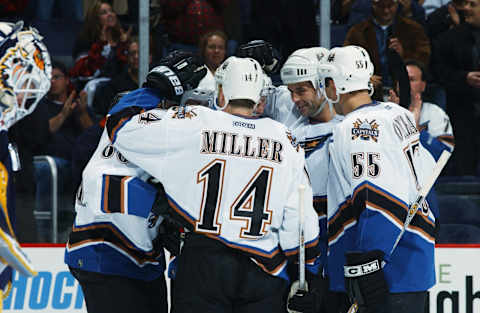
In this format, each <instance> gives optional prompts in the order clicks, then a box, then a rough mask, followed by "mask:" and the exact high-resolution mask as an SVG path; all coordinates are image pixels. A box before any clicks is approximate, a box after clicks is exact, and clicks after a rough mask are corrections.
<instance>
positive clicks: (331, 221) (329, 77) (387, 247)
mask: <svg viewBox="0 0 480 313" xmlns="http://www.w3.org/2000/svg"><path fill="white" fill-rule="evenodd" d="M320 71H321V73H322V76H323V77H325V93H326V95H327V97H328V99H329V101H331V102H332V103H335V109H336V110H337V112H339V113H341V114H343V115H345V119H344V120H343V121H342V122H341V123H340V124H338V125H337V126H336V128H335V129H334V133H333V136H332V139H331V143H330V144H329V150H330V154H331V157H330V166H329V176H328V190H327V195H328V237H329V238H328V241H329V242H328V245H329V255H328V262H327V273H328V276H329V280H330V289H331V290H332V291H334V292H339V293H345V292H346V293H347V294H348V297H349V299H350V301H351V302H352V303H353V302H356V303H357V305H358V306H359V312H372V313H380V312H389V313H397V312H410V313H420V312H422V313H423V312H424V306H425V300H426V295H427V290H428V289H429V288H430V287H432V286H433V284H434V283H435V269H434V264H435V263H434V254H433V253H434V243H435V239H434V227H435V216H434V214H433V213H432V211H431V210H429V209H428V206H425V207H424V208H423V209H422V210H419V211H418V212H417V213H416V215H415V217H414V218H413V220H412V222H411V223H410V225H409V226H408V227H407V229H406V232H405V233H404V235H403V237H402V238H401V240H400V242H399V244H398V246H397V247H396V249H395V250H394V252H393V254H391V251H392V248H393V246H394V243H395V241H396V239H397V236H398V234H399V233H400V231H401V230H402V228H403V223H404V221H405V219H406V215H407V211H408V208H409V205H410V204H411V203H413V201H414V200H415V198H416V196H417V193H418V191H419V188H420V187H421V186H422V185H423V184H424V181H425V178H426V177H427V176H429V175H430V174H431V172H430V169H431V168H433V165H434V160H433V158H431V156H430V154H429V153H428V152H427V151H426V150H425V149H424V148H423V146H422V145H421V144H420V139H419V132H418V130H417V128H416V127H415V118H414V117H413V115H412V113H411V112H410V111H408V110H406V109H404V108H402V107H400V106H398V105H396V104H394V103H389V102H387V103H383V102H373V101H372V100H371V98H370V92H371V85H370V78H371V76H372V74H373V64H372V62H371V61H370V58H369V56H368V53H367V52H366V51H365V49H363V48H361V47H358V46H346V47H342V48H333V49H331V50H330V53H329V55H328V57H327V62H326V63H324V64H321V65H320ZM427 159H429V160H430V163H429V165H430V168H429V167H427V166H426V165H427V163H424V160H427ZM420 163H422V166H419V164H420ZM383 265H384V266H383ZM344 305H345V307H347V308H348V303H345V304H344ZM339 310H340V311H342V310H345V308H339V307H337V309H336V310H335V311H332V312H338V311H339Z"/></svg>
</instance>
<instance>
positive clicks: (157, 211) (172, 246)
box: [150, 180, 183, 256]
mask: <svg viewBox="0 0 480 313" xmlns="http://www.w3.org/2000/svg"><path fill="white" fill-rule="evenodd" d="M150 183H151V184H153V185H154V186H155V187H156V188H157V196H156V198H155V201H154V203H153V206H152V213H153V215H154V216H157V217H158V216H161V217H163V220H162V221H161V223H160V225H159V226H158V233H157V236H156V237H155V238H154V239H153V250H154V251H157V252H158V251H161V249H162V248H165V249H167V250H168V251H169V252H170V254H172V255H175V256H177V255H179V254H180V250H181V245H182V241H183V232H182V225H181V224H180V223H179V222H177V221H176V220H175V219H173V218H172V217H171V215H170V210H171V208H170V205H169V204H168V200H167V194H166V193H165V189H164V188H163V185H162V183H160V182H158V181H152V180H151V181H150Z"/></svg>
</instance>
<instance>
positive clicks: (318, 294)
mask: <svg viewBox="0 0 480 313" xmlns="http://www.w3.org/2000/svg"><path fill="white" fill-rule="evenodd" d="M305 274H306V275H307V281H306V282H305V284H306V289H307V290H299V286H300V284H299V281H298V280H297V281H295V282H293V284H292V285H291V286H290V292H289V294H288V300H287V311H288V312H289V313H296V312H302V313H317V312H319V311H320V309H321V307H322V305H323V303H324V302H325V298H326V294H327V291H328V281H327V280H326V279H325V278H323V277H321V276H316V275H313V274H311V273H310V272H308V271H307V272H306V273H305ZM307 282H308V283H307Z"/></svg>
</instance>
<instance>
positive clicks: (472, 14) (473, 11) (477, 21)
mask: <svg viewBox="0 0 480 313" xmlns="http://www.w3.org/2000/svg"><path fill="white" fill-rule="evenodd" d="M464 12H465V21H466V22H467V23H468V24H470V25H473V26H477V27H479V26H480V0H466V1H465V7H464Z"/></svg>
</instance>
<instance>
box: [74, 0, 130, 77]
mask: <svg viewBox="0 0 480 313" xmlns="http://www.w3.org/2000/svg"><path fill="white" fill-rule="evenodd" d="M130 33H131V28H129V29H128V31H125V30H124V29H123V28H122V26H121V24H120V22H119V20H118V18H117V14H116V13H115V12H114V11H113V9H112V6H111V5H110V4H109V3H108V1H105V0H96V1H95V2H94V3H93V4H92V5H91V6H90V7H89V9H88V11H87V14H86V16H85V22H84V27H83V30H82V31H81V32H80V34H79V35H78V37H77V40H76V42H75V46H74V49H73V58H74V60H75V65H74V67H73V68H72V70H71V71H70V76H71V77H72V78H78V81H81V82H85V81H87V80H89V79H92V78H95V77H100V76H102V77H114V76H115V75H116V73H117V72H118V71H119V70H120V69H121V67H122V66H123V65H124V64H126V62H127V59H126V53H125V51H127V49H128V39H129V36H130Z"/></svg>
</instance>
